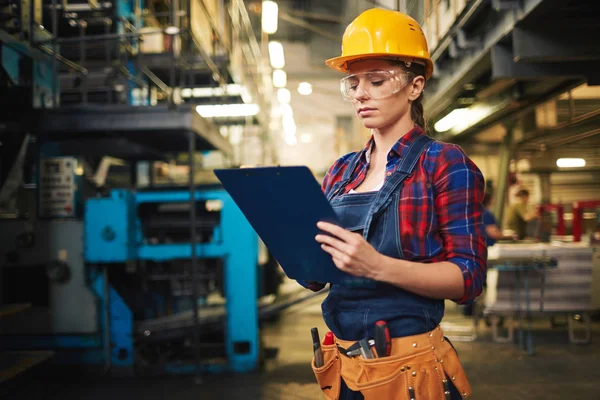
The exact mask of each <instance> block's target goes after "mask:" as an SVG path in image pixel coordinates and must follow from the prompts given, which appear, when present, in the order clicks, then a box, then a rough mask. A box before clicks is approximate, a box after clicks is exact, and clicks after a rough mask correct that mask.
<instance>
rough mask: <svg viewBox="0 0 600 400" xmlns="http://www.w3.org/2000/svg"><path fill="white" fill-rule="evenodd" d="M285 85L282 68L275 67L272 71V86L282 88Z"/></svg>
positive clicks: (284, 74) (285, 79) (284, 75)
mask: <svg viewBox="0 0 600 400" xmlns="http://www.w3.org/2000/svg"><path fill="white" fill-rule="evenodd" d="M285 85H287V74H286V73H285V71H284V70H282V69H276V70H275V71H273V86H275V87H276V88H282V87H285Z"/></svg>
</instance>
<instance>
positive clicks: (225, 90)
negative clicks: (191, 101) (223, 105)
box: [181, 83, 246, 98]
mask: <svg viewBox="0 0 600 400" xmlns="http://www.w3.org/2000/svg"><path fill="white" fill-rule="evenodd" d="M245 90H246V88H245V87H242V85H238V84H237V83H230V84H228V85H226V86H225V87H222V86H218V87H197V88H193V89H192V88H184V89H181V97H183V98H188V97H215V96H242V95H243V94H244V91H245Z"/></svg>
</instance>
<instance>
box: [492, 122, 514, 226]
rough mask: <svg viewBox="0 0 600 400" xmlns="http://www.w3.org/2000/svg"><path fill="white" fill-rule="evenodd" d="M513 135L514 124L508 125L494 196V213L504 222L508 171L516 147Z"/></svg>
mask: <svg viewBox="0 0 600 400" xmlns="http://www.w3.org/2000/svg"><path fill="white" fill-rule="evenodd" d="M513 137H514V124H510V125H507V126H506V136H504V141H503V142H502V150H501V151H500V165H499V168H500V170H499V171H498V182H497V185H496V187H497V189H496V193H495V194H494V197H495V199H496V201H495V203H494V215H495V216H496V218H497V219H498V221H500V223H502V220H503V219H504V204H505V202H506V196H507V194H508V173H509V166H510V160H511V159H512V156H513V153H514V148H513Z"/></svg>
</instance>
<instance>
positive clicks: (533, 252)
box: [484, 243, 594, 341]
mask: <svg viewBox="0 0 600 400" xmlns="http://www.w3.org/2000/svg"><path fill="white" fill-rule="evenodd" d="M528 257H529V258H531V259H532V260H533V258H535V257H552V258H554V259H556V260H557V261H558V267H557V268H554V269H547V270H535V269H534V268H531V270H527V271H525V270H522V271H519V272H518V273H519V274H520V275H521V276H520V280H519V282H520V284H519V286H520V288H519V289H520V290H517V272H515V271H504V270H502V268H500V270H498V269H495V268H494V269H490V270H489V271H488V276H487V291H486V295H485V300H484V303H485V310H484V314H486V315H504V316H514V315H515V314H516V313H517V312H521V313H527V311H529V312H528V314H530V315H539V316H548V317H551V316H555V315H567V317H568V319H569V322H570V325H571V320H572V319H573V318H572V317H573V316H575V315H582V316H584V317H586V318H585V319H586V320H587V321H589V318H587V317H588V312H589V311H590V310H591V309H592V271H593V257H594V249H593V248H590V247H586V246H584V245H581V244H573V243H569V244H544V243H536V244H506V245H504V244H502V245H496V246H494V247H492V248H490V253H489V259H490V261H492V260H495V261H493V262H494V263H495V264H496V265H501V260H503V259H510V258H528ZM525 274H527V275H528V285H529V291H528V292H529V298H530V305H529V310H527V309H526V302H525V290H524V284H525V279H524V277H525ZM519 295H520V299H519V298H518V296H519ZM570 328H571V326H570ZM569 333H570V337H571V339H572V341H577V340H576V339H575V338H574V334H573V332H572V329H570V330H569ZM587 339H589V338H588V335H587V332H586V340H587Z"/></svg>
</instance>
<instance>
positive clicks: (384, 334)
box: [375, 321, 392, 357]
mask: <svg viewBox="0 0 600 400" xmlns="http://www.w3.org/2000/svg"><path fill="white" fill-rule="evenodd" d="M375 350H377V357H388V356H389V355H390V353H391V351H392V340H391V339H390V330H389V328H388V326H387V323H386V322H385V321H377V322H376V323H375Z"/></svg>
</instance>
